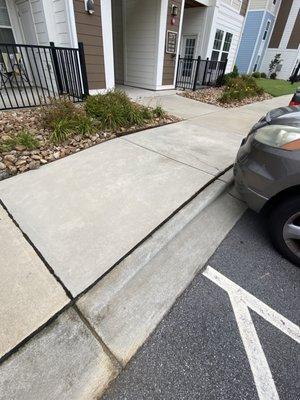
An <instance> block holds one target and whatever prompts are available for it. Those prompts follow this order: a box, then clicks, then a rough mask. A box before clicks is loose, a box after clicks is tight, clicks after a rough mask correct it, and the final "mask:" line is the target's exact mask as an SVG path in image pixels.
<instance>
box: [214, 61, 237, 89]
mask: <svg viewBox="0 0 300 400" xmlns="http://www.w3.org/2000/svg"><path fill="white" fill-rule="evenodd" d="M238 76H239V70H238V67H237V66H236V65H235V66H234V67H233V70H232V71H231V72H229V73H228V74H224V75H221V76H219V77H218V78H217V81H216V85H217V86H224V85H227V83H228V81H229V80H230V79H231V78H237V77H238Z"/></svg>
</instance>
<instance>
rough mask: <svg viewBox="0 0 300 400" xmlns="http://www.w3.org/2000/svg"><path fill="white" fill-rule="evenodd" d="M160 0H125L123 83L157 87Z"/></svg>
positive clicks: (147, 87) (148, 87) (150, 87)
mask: <svg viewBox="0 0 300 400" xmlns="http://www.w3.org/2000/svg"><path fill="white" fill-rule="evenodd" d="M159 16H160V0H151V2H150V1H149V0H126V2H125V7H124V34H125V48H124V65H125V68H124V83H125V84H126V85H130V86H137V87H143V88H146V89H155V88H156V76H157V47H158V37H159Z"/></svg>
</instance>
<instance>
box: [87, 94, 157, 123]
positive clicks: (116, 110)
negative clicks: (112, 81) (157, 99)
mask: <svg viewBox="0 0 300 400" xmlns="http://www.w3.org/2000/svg"><path fill="white" fill-rule="evenodd" d="M85 110H86V113H87V115H88V116H90V117H92V118H94V119H96V120H97V121H99V124H100V125H101V128H102V129H107V130H118V129H120V128H128V127H130V126H133V125H143V124H145V122H147V121H148V120H151V119H153V117H154V114H153V112H151V111H150V110H149V109H148V108H147V107H144V106H141V105H138V104H136V103H134V102H132V101H131V100H130V98H129V97H128V96H127V94H126V93H125V92H123V91H120V90H114V91H110V92H108V93H106V94H102V95H101V94H99V95H96V96H89V97H88V98H87V100H86V103H85Z"/></svg>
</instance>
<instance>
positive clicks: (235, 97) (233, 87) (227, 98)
mask: <svg viewBox="0 0 300 400" xmlns="http://www.w3.org/2000/svg"><path fill="white" fill-rule="evenodd" d="M263 93H264V89H263V88H261V87H259V86H258V85H257V83H256V81H255V79H254V78H253V77H251V76H248V75H242V76H240V77H237V78H231V79H229V81H228V83H227V85H226V88H225V90H224V92H223V94H222V96H221V97H220V98H219V101H220V102H221V103H231V102H235V101H241V100H243V99H245V98H247V97H254V96H259V95H262V94H263Z"/></svg>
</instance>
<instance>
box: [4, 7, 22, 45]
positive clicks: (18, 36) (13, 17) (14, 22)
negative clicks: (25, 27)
mask: <svg viewBox="0 0 300 400" xmlns="http://www.w3.org/2000/svg"><path fill="white" fill-rule="evenodd" d="M6 8H7V11H8V16H9V19H10V25H11V26H7V27H6V28H11V30H12V33H13V35H14V39H15V41H16V43H21V42H24V36H23V32H22V28H21V24H20V20H19V18H18V12H17V9H16V4H15V3H11V2H10V1H8V0H6ZM16 27H17V28H18V29H16Z"/></svg>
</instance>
